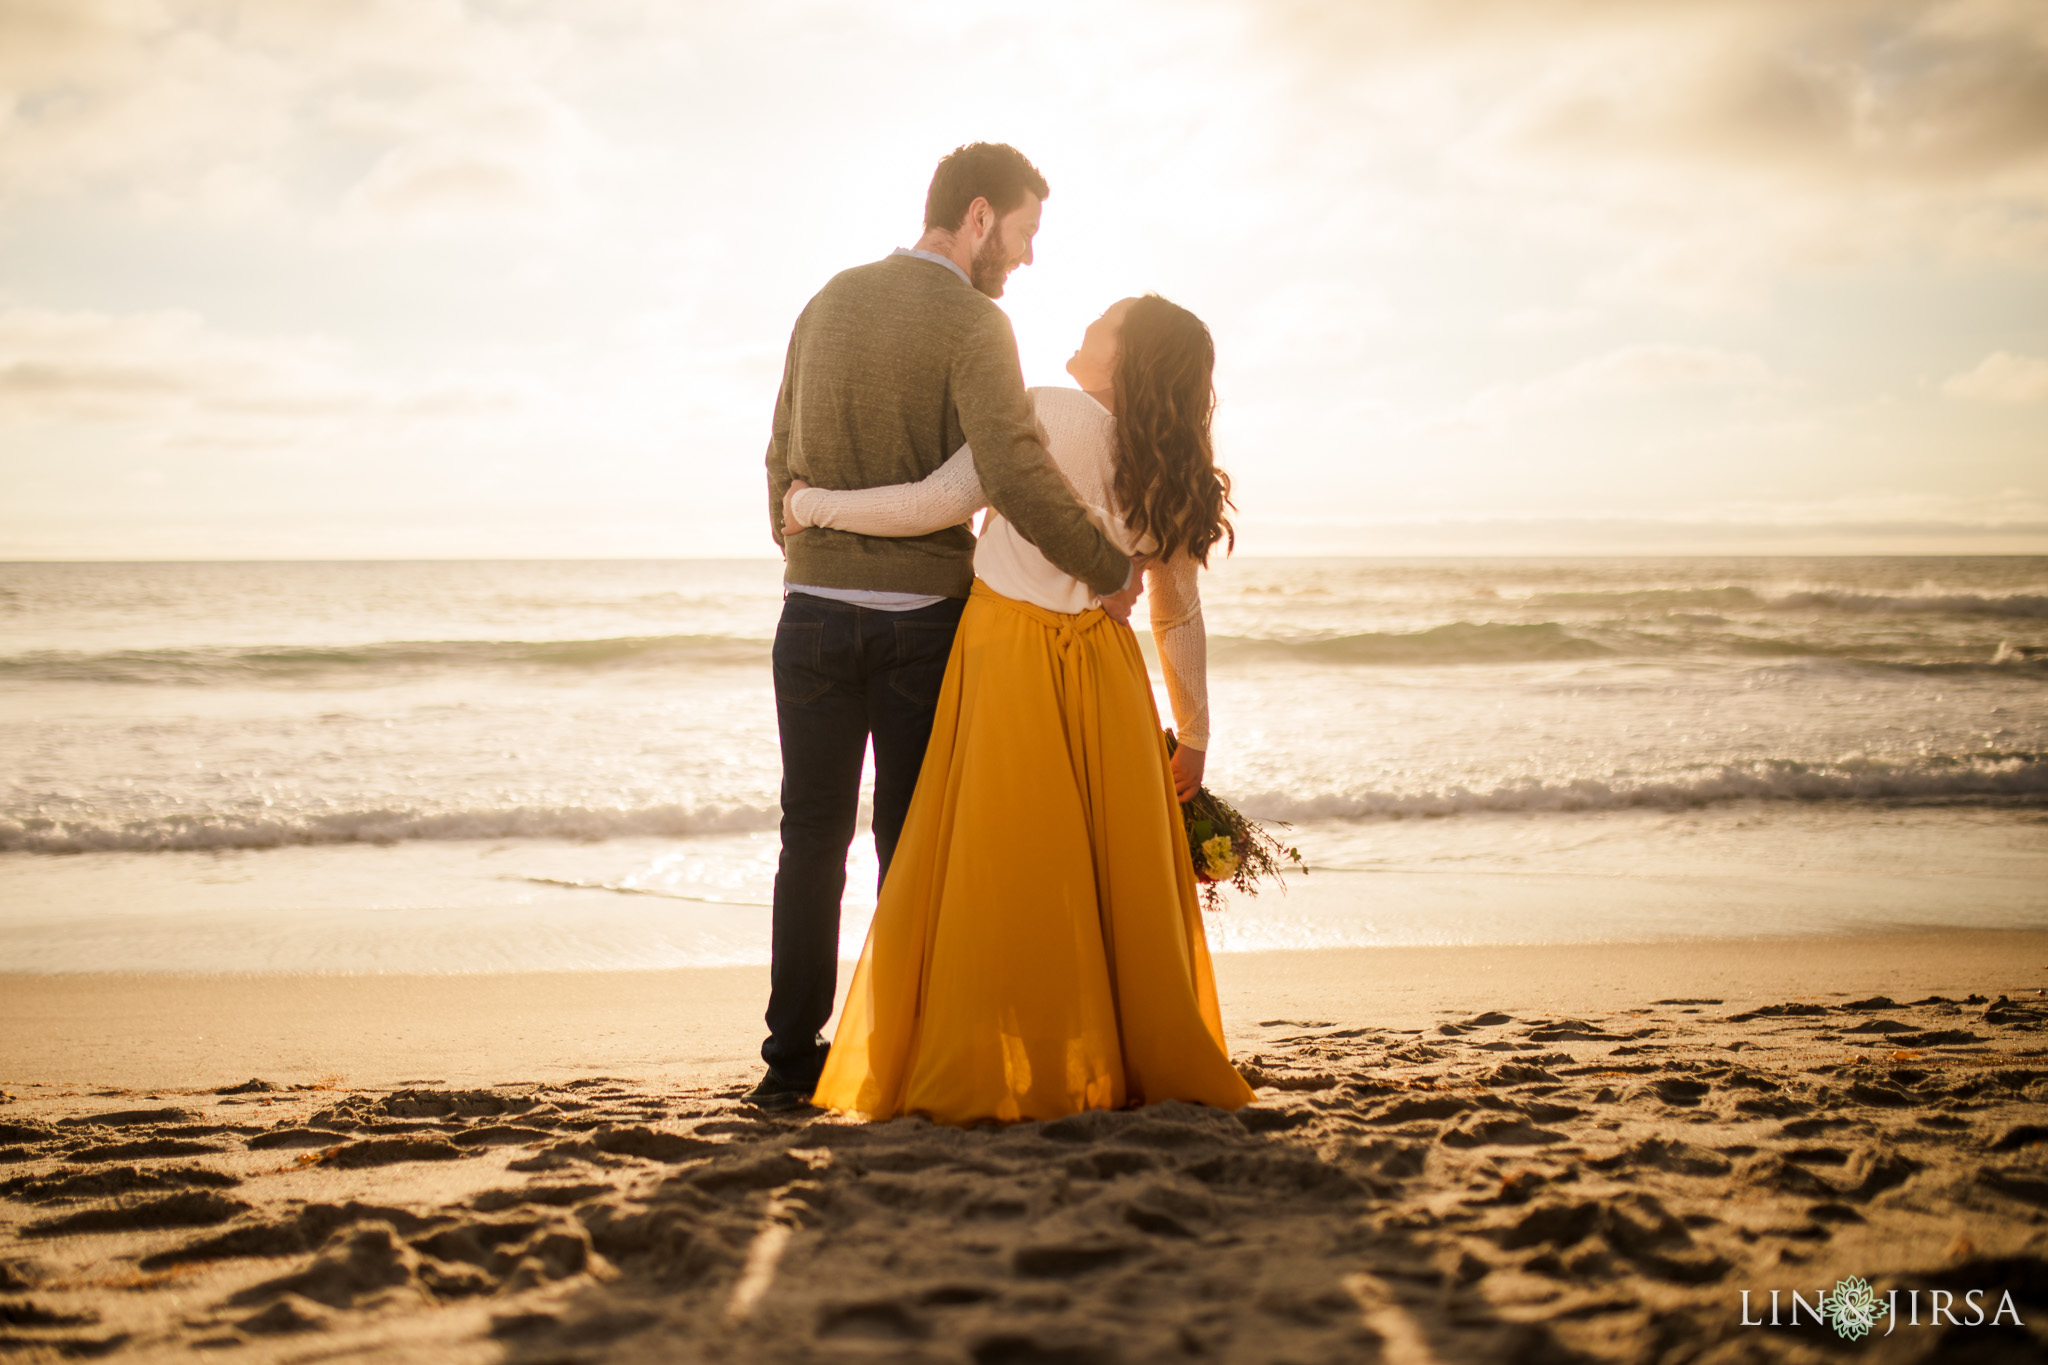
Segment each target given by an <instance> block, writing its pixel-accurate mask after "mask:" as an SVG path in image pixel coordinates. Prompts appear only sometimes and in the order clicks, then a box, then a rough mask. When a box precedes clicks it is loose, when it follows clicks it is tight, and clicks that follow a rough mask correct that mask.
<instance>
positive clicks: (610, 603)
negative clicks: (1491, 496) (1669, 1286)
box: [0, 557, 2048, 971]
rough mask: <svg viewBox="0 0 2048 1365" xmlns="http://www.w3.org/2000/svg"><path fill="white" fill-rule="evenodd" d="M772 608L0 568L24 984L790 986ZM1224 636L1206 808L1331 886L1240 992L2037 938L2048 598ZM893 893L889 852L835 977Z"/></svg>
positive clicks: (1663, 612)
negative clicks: (1221, 803) (62, 978)
mask: <svg viewBox="0 0 2048 1365" xmlns="http://www.w3.org/2000/svg"><path fill="white" fill-rule="evenodd" d="M779 578H780V565H779V564H776V563H774V562H770V561H752V560H749V561H693V560H675V561H576V562H418V563H398V562H350V563H310V562H292V563H267V564H262V563H174V564H133V563H121V564H81V563H24V564H8V565H0V970H26V971H79V970H172V969H176V970H198V971H210V970H220V971H323V970H332V971H395V970H422V971H475V970H511V969H521V970H525V969H547V968H551V967H561V968H571V967H613V966H674V965H689V964H718V963H744V962H756V961H763V960H765V958H766V944H767V937H766V917H767V911H766V908H765V903H766V901H767V899H768V890H769V881H770V878H771V876H772V871H773V864H774V854H775V837H774V829H775V822H776V814H777V806H776V792H777V784H778V780H779V769H778V762H777V752H776V743H775V728H774V709H773V698H772V694H771V691H770V686H769V678H768V665H767V656H768V645H769V640H770V638H771V636H772V634H773V630H774V623H775V617H776V611H777V600H778V595H779ZM1204 596H1205V602H1206V610H1207V618H1208V627H1209V636H1210V691H1211V697H1212V708H1213V713H1214V730H1215V739H1214V741H1213V744H1214V747H1213V749H1212V752H1211V758H1210V765H1209V773H1208V777H1209V785H1210V786H1211V787H1212V788H1213V789H1214V790H1216V791H1218V792H1219V793H1221V794H1223V795H1224V796H1226V797H1228V798H1230V799H1231V800H1233V801H1235V802H1236V803H1237V804H1239V805H1240V806H1241V807H1242V808H1243V809H1245V810H1246V811H1247V812H1249V813H1251V814H1254V815H1258V816H1261V817H1265V818H1268V819H1273V820H1285V821H1289V822H1292V825H1293V828H1292V830H1291V832H1290V834H1289V837H1290V838H1292V839H1294V840H1295V841H1296V842H1297V843H1298V844H1299V846H1300V847H1301V849H1302V852H1303V854H1304V856H1305V857H1306V858H1307V860H1308V862H1309V864H1310V868H1311V870H1310V872H1309V874H1308V876H1307V877H1305V878H1300V877H1298V878H1296V879H1294V884H1293V885H1292V886H1291V887H1290V889H1289V891H1288V892H1287V894H1285V895H1280V894H1276V893H1268V894H1266V895H1262V896H1260V897H1258V898H1257V899H1256V900H1248V899H1243V898H1239V899H1236V900H1234V901H1233V902H1232V903H1231V904H1230V905H1228V906H1227V907H1225V908H1224V909H1222V910H1220V911H1218V912H1216V913H1215V914H1214V915H1212V917H1211V920H1210V924H1211V935H1212V940H1213V941H1214V942H1215V943H1216V944H1217V946H1218V948H1219V949H1220V950H1222V951H1242V950H1255V949H1261V948H1313V947H1322V946H1337V945H1371V944H1378V943H1405V942H1522V941H1575V940H1583V941H1606V940H1612V939H1617V938H1634V939H1641V938H1652V939H1654V938H1685V937H1693V936H1699V935H1702V934H1705V935H1720V934H1771V933H1793V932H1854V931H1860V930H1873V929H1882V928H1887V927H1903V926H1913V927H1926V926H1927V925H1929V924H1954V925H1970V926H1973V927H2034V928H2039V927H2043V926H2044V925H2048V895H2044V893H2043V890H2042V887H2043V886H2048V877H2044V875H2043V874H2044V872H2048V559H2044V558H2021V557H1986V558H1949V559H1932V558H1861V559H1853V558H1829V559H1791V558H1779V559H1662V560H1660V559H1580V560H1493V559H1455V560H1453V559H1446V560H1412V561H1395V560H1381V559H1355V560H1327V559H1325V560H1305V559H1303V560H1294V559H1249V558H1247V559H1240V560H1234V561H1230V562H1228V563H1227V564H1224V565H1223V566H1221V567H1220V568H1219V570H1218V571H1217V572H1215V573H1212V574H1210V575H1207V576H1206V577H1205V584H1204ZM1141 612H1142V608H1141ZM1141 638H1142V632H1141ZM1148 651H1149V646H1148ZM1164 705H1165V703H1164V695H1163V690H1162V693H1161V706H1162V713H1164ZM1018 837H1019V843H1020V848H1021V847H1023V846H1024V845H1026V844H1027V843H1028V840H1029V829H1028V825H1027V823H1026V820H1025V817H1021V816H1020V827H1019V831H1018ZM873 876H874V869H873V859H872V854H871V852H870V851H868V850H867V849H866V848H865V840H864V839H863V840H861V841H857V855H856V858H855V862H854V870H853V874H852V878H851V881H850V885H849V892H848V901H847V926H846V933H845V939H844V945H843V946H845V947H846V948H847V950H848V951H849V952H851V951H853V950H856V949H857V947H858V943H859V936H860V934H861V933H862V932H863V931H864V926H865V918H866V913H867V911H868V910H869V909H870V908H871V906H872V903H873V893H874V888H873Z"/></svg>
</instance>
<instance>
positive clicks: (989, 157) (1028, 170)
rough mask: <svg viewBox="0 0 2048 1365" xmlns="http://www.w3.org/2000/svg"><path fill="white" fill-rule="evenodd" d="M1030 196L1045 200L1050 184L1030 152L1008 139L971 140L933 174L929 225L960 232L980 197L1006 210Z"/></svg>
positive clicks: (926, 211)
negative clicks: (1029, 157) (1030, 158)
mask: <svg viewBox="0 0 2048 1365" xmlns="http://www.w3.org/2000/svg"><path fill="white" fill-rule="evenodd" d="M1027 194H1035V195H1037V196H1038V197H1039V198H1040V199H1044V198H1045V197H1046V188H1045V177H1044V176H1042V175H1040V174H1039V173H1038V167H1036V166H1034V165H1032V164H1031V163H1030V162H1029V161H1026V160H1025V159H1024V153H1022V152H1020V151H1018V150H1017V149H1016V148H1015V147H1012V146H1010V145H1009V144H1008V143H1007V142H970V143H968V144H967V145H966V146H965V147H956V148H954V149H953V151H952V153H951V154H950V155H948V156H947V157H946V158H945V159H944V160H942V161H940V162H939V168H938V169H937V170H936V171H933V172H932V187H931V188H930V189H929V190H927V191H925V196H924V225H925V227H926V229H927V230H929V229H932V228H937V229H939V230H940V231H942V232H954V231H957V230H958V229H959V227H960V224H961V223H962V222H963V221H964V220H965V219H966V217H967V207H968V205H970V204H972V203H973V202H974V201H975V200H977V199H986V200H988V206H989V207H990V208H992V209H994V210H995V211H996V212H997V214H1005V213H1008V212H1009V211H1010V210H1011V209H1013V208H1016V207H1017V206H1018V205H1019V204H1021V203H1023V202H1024V196H1025V195H1027Z"/></svg>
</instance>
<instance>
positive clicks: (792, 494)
mask: <svg viewBox="0 0 2048 1365" xmlns="http://www.w3.org/2000/svg"><path fill="white" fill-rule="evenodd" d="M809 487H810V485H809V484H807V483H805V482H804V481H803V480H802V479H791V480H790V481H789V487H788V488H787V489H785V490H783V494H782V534H783V537H784V538H785V539H787V538H788V537H790V536H793V535H797V534H800V533H801V532H802V531H803V530H804V524H803V523H802V522H800V521H798V520H797V519H796V513H795V512H794V511H793V510H792V509H791V504H792V503H793V502H794V501H795V499H796V495H797V494H798V493H801V492H802V491H803V490H804V489H806V488H809ZM1124 614H1125V615H1129V614H1130V608H1128V607H1126V608H1124Z"/></svg>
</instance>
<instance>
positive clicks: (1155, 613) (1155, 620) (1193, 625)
mask: <svg viewBox="0 0 2048 1365" xmlns="http://www.w3.org/2000/svg"><path fill="white" fill-rule="evenodd" d="M1201 567H1202V566H1201V565H1199V564H1197V563H1196V562H1195V559H1194V556H1192V555H1185V554H1183V555H1177V556H1175V557H1174V558H1173V559H1171V560H1168V561H1167V562H1166V563H1164V564H1157V563H1155V564H1152V565H1150V566H1148V567H1147V568H1146V570H1145V593H1146V597H1147V598H1148V599H1149V601H1150V603H1151V607H1150V610H1151V613H1152V643H1153V644H1155V645H1157V646H1158V648H1159V665H1160V667H1161V669H1163V670H1164V671H1165V673H1166V698H1167V701H1168V702H1169V703H1171V704H1172V706H1173V723H1174V727H1175V730H1176V731H1177V737H1178V738H1179V740H1180V742H1181V743H1182V744H1185V745H1187V746H1188V747H1189V748H1190V749H1202V750H1206V749H1208V747H1209V632H1208V628H1207V627H1206V626H1205V625H1203V623H1202V592H1201V587H1200V585H1199V584H1198V583H1197V582H1196V579H1195V575H1196V574H1197V573H1198V572H1200V570H1201Z"/></svg>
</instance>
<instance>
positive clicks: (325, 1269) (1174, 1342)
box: [0, 933, 2048, 1365]
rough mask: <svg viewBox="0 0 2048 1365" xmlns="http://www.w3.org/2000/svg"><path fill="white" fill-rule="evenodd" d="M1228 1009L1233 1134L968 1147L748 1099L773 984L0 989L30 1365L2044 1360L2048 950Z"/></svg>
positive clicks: (1618, 957)
mask: <svg viewBox="0 0 2048 1365" xmlns="http://www.w3.org/2000/svg"><path fill="white" fill-rule="evenodd" d="M1219 976H1220V981H1221V986H1222V989H1223V991H1224V1005H1225V1010H1226V1018H1227V1020H1228V1021H1229V1023H1230V1025H1231V1030H1232V1042H1233V1045H1234V1051H1235V1055H1236V1060H1237V1061H1238V1063H1239V1065H1240V1066H1241V1067H1242V1068H1243V1069H1244V1070H1245V1072H1246V1074H1247V1076H1248V1077H1249V1078H1250V1079H1252V1080H1253V1081H1254V1083H1255V1085H1256V1086H1257V1091H1258V1102H1257V1103H1256V1104H1255V1105H1254V1106H1253V1107H1252V1108H1250V1109H1247V1110H1245V1111H1243V1112H1241V1113H1239V1114H1237V1115H1225V1114H1220V1113H1216V1112H1213V1111H1207V1110H1202V1109H1198V1108H1193V1107H1189V1106H1183V1105H1175V1104H1167V1105H1158V1106H1152V1107H1148V1108H1144V1109H1138V1110H1133V1111H1125V1112H1119V1113H1105V1114H1090V1115H1084V1116H1080V1117H1076V1118H1073V1119H1067V1120H1062V1121H1059V1122H1056V1123H1047V1124H1023V1125H1018V1126H1016V1127H1012V1128H1007V1129H981V1130H971V1131H961V1130H953V1129H944V1128H935V1127H933V1126H931V1125H929V1124H926V1123H924V1122H922V1121H920V1120H914V1119H913V1120H900V1121H897V1122H892V1123H887V1124H879V1125H872V1126H863V1125H859V1124H853V1123H849V1122H847V1121H845V1120H843V1119H840V1118H837V1117H834V1116H829V1115H823V1114H818V1113H815V1112H810V1113H802V1114H799V1115H795V1116H775V1115H764V1114H761V1113H759V1112H757V1111H754V1110H753V1109H751V1108H750V1107H749V1106H747V1105H746V1104H745V1102H744V1100H743V1098H742V1091H743V1089H744V1086H745V1084H746V1083H747V1081H748V1079H749V1078H750V1075H751V1073H752V1071H753V1069H754V1067H753V1063H752V1061H751V1055H752V1049H753V1046H754V1042H755V1038H754V1034H755V1028H754V1024H753V1019H754V1016H755V1015H756V1013H757V1012H758V1001H759V999H760V994H761V989H762V985H763V981H762V977H763V974H762V973H761V972H760V971H759V969H756V968H727V969H703V970H691V971H675V972H638V973H559V974H552V975H505V976H490V975H477V976H467V977H464V976H439V977H425V976H364V977H342V976H326V977H300V978H291V977H256V976H251V977H189V976H157V977H145V976H125V977H114V976H98V977H96V976H64V975H48V976H8V977H0V1086H4V1088H5V1090H6V1092H7V1097H6V1100H5V1102H4V1104H0V1200H4V1202H0V1292H4V1297H0V1312H4V1315H5V1316H4V1319H0V1348H4V1349H5V1350H6V1351H7V1352H8V1353H10V1354H11V1355H14V1356H15V1357H16V1358H21V1359H27V1360H37V1359H69V1358H80V1357H93V1356H112V1357H115V1358H123V1359H189V1358H192V1355H193V1352H194V1351H195V1350H197V1349H204V1350H206V1351H209V1352H211V1351H216V1350H217V1351H224V1352H227V1353H229V1354H230V1355H231V1356H232V1357H233V1358H236V1359H249V1360H314V1359H323V1360H324V1359H347V1358H360V1359H375V1360H417V1361H471V1360H474V1361H498V1360H504V1361H536V1362H537V1361H543V1360H548V1361H557V1360H560V1361H567V1360H578V1361H584V1360H588V1361H599V1360H604V1361H610V1360H621V1361H630V1360H649V1361H653V1360H661V1361H669V1360H735V1361H739V1360H792V1361H794V1360H830V1359H847V1358H865V1359H886V1360H918V1361H973V1362H976V1365H992V1363H994V1362H1012V1363H1014V1362H1055V1361H1057V1362H1069V1363H1070V1365H1087V1363H1089V1362H1117V1361H1165V1360H1226V1361H1261V1362H1265V1361H1276V1362H1277V1361H1326V1360H1386V1361H1394V1362H1401V1363H1402V1365H1411V1363H1413V1362H1428V1361H1446V1362H1451V1361H1495V1360H1499V1361H1510V1360H1512V1361H1549V1360H1558V1361H1566V1360H1581V1359H1584V1360H1612V1361H1650V1360H1658V1361H1662V1360H1671V1361H1679V1360H1687V1361H1690V1360H1711V1361H1735V1360H1787V1361H1793V1360H1829V1359H1839V1358H1858V1359H1871V1360H1882V1361H1894V1360H1897V1361H1907V1360H1951V1359H1970V1360H2014V1361H2018V1360H2035V1359H2039V1358H2040V1353H2041V1351H2042V1350H2043V1345H2044V1342H2048V1125H2044V1123H2043V1121H2042V1115H2043V1112H2044V1111H2043V1101H2044V1100H2048V995H2044V991H2043V988H2044V986H2048V934H2041V933H1956V934H1946V935H1939V934H1913V935H1881V934H1876V935H1862V936H1855V937H1842V938H1828V939H1783V940H1747V941H1731V940H1719V941H1702V942H1699V943H1694V944H1679V945H1673V944H1653V945H1626V944H1623V945H1598V946H1571V945H1560V946H1538V947H1471V948H1400V949H1383V950H1354V951H1349V952H1325V953H1299V954H1288V953H1271V954H1238V955H1227V956H1225V957H1223V958H1222V959H1220V960H1219ZM1848 1276H1861V1277H1863V1278H1864V1279H1866V1280H1867V1281H1868V1282H1869V1283H1870V1284H1871V1285H1872V1286H1874V1288H1875V1291H1876V1293H1877V1294H1878V1296H1879V1299H1880V1301H1881V1303H1882V1301H1884V1300H1885V1296H1888V1295H1893V1291H1897V1293H1896V1295H1895V1296H1894V1297H1893V1298H1892V1299H1891V1300H1890V1301H1891V1302H1894V1303H1895V1304H1896V1305H1897V1306H1898V1311H1899V1317H1900V1319H1901V1321H1899V1322H1898V1323H1897V1324H1896V1325H1894V1324H1893V1323H1892V1322H1891V1321H1890V1320H1889V1319H1881V1320H1879V1321H1877V1323H1876V1325H1875V1326H1874V1327H1873V1328H1872V1329H1871V1333H1870V1335H1869V1337H1868V1338H1867V1339H1865V1340H1863V1341H1861V1342H1850V1341H1847V1340H1844V1339H1843V1338H1841V1337H1840V1336H1839V1335H1838V1334H1837V1332H1836V1331H1835V1330H1833V1329H1832V1328H1831V1327H1829V1326H1825V1325H1816V1324H1815V1323H1814V1322H1813V1321H1812V1319H1811V1316H1810V1315H1807V1316H1805V1317H1802V1319H1801V1322H1800V1324H1799V1325H1797V1326H1794V1325H1792V1324H1791V1323H1789V1322H1787V1321H1786V1320H1785V1316H1784V1315H1785V1313H1786V1312H1787V1311H1788V1310H1789V1308H1790V1304H1791V1300H1790V1296H1791V1294H1792V1293H1793V1292H1794V1291H1798V1292H1799V1293H1801V1294H1802V1295H1803V1297H1804V1301H1805V1302H1807V1303H1809V1304H1810V1303H1813V1302H1817V1301H1818V1298H1819V1296H1820V1295H1821V1294H1822V1293H1823V1292H1826V1291H1831V1290H1832V1289H1833V1288H1834V1287H1835V1285H1836V1283H1837V1281H1838V1280H1840V1279H1842V1278H1844V1277H1848ZM1973 1290H1982V1291H1984V1292H1983V1293H1982V1294H1978V1295H1976V1296H1975V1297H1974V1298H1968V1297H1966V1296H1967V1295H1969V1293H1970V1291H1973ZM1744 1291H1747V1292H1748V1294H1749V1298H1748V1300H1747V1303H1746V1304H1745V1301H1744V1300H1743V1298H1742V1295H1743V1293H1744ZM1774 1291H1775V1292H1777V1294H1778V1302H1779V1305H1780V1306H1779V1308H1778V1310H1777V1311H1778V1313H1779V1323H1778V1325H1775V1326H1774V1325H1771V1324H1770V1322H1769V1318H1770V1315H1771V1313H1772V1311H1773V1310H1772V1308H1771V1302H1772V1300H1771V1296H1772V1293H1773V1292H1774ZM1937 1292H1939V1293H1942V1294H1947V1295H1952V1296H1953V1297H1952V1298H1947V1299H1940V1300H1937V1299H1936V1298H1935V1295H1936V1294H1937ZM1916 1295H1917V1297H1916ZM1937 1303H1939V1304H1941V1305H1942V1306H1943V1308H1944V1312H1945V1313H1946V1314H1947V1318H1945V1317H1940V1316H1936V1315H1935V1314H1934V1308H1935V1306H1936V1305H1937ZM2007 1304H2009V1308H2007V1310H2006V1311H2004V1312H2003V1314H2002V1315H2001V1314H2000V1309H2001V1306H2002V1305H2007ZM1973 1305H1974V1306H1975V1307H1976V1308H1977V1309H1978V1310H1979V1311H1978V1313H1977V1319H1978V1324H1979V1325H1970V1324H1971V1317H1970V1313H1971V1311H1972V1306H1973ZM1909 1312H1911V1313H1912V1314H1914V1315H1915V1316H1917V1318H1918V1321H1917V1323H1915V1322H1909V1321H1905V1320H1904V1319H1905V1318H1906V1317H1907V1315H1908V1313H1909ZM1745 1314H1746V1316H1745ZM2015 1317H2017V1318H2018V1319H2019V1320H2020V1321H2019V1325H2015V1324H2014V1321H2013V1320H2014V1318H2015ZM1948 1318H1953V1319H1954V1321H1953V1322H1950V1321H1949V1320H1947V1319H1948ZM1994 1318H1996V1321H1994ZM1930 1324H1931V1325H1930ZM1887 1328H1890V1330H1889V1331H1887Z"/></svg>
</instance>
